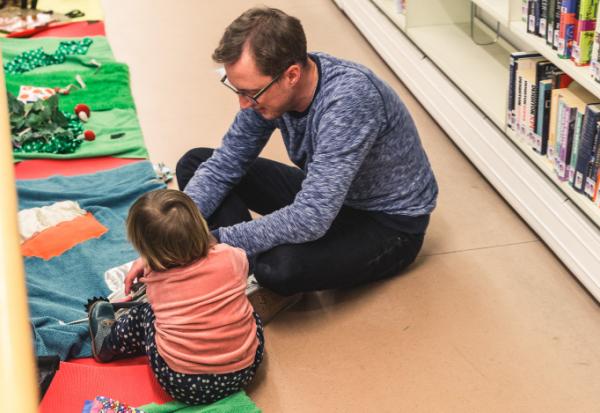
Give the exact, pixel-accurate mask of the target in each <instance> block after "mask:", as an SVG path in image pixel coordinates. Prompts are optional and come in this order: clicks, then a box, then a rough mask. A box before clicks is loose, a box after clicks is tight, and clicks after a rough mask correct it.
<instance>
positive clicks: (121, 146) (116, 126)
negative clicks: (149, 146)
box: [13, 109, 148, 162]
mask: <svg viewBox="0 0 600 413" xmlns="http://www.w3.org/2000/svg"><path fill="white" fill-rule="evenodd" d="M84 128H85V129H91V130H93V131H94V132H95V133H96V140H94V141H92V142H87V141H85V142H83V144H82V145H81V147H80V148H79V149H78V150H77V151H75V153H71V154H66V155H57V154H52V153H36V152H31V153H24V152H13V158H14V161H15V162H19V161H23V160H25V159H72V158H90V157H95V156H116V157H119V158H147V157H148V152H147V151H146V147H145V146H144V139H143V136H142V131H141V129H140V125H139V122H138V119H137V115H136V112H135V110H134V109H113V110H107V111H104V112H92V115H91V117H90V120H89V121H88V122H87V123H86V124H85V125H84ZM123 132H124V133H125V135H124V136H123V137H121V138H118V139H111V135H112V134H115V133H123Z"/></svg>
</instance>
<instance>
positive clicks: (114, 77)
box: [6, 62, 135, 112]
mask: <svg viewBox="0 0 600 413" xmlns="http://www.w3.org/2000/svg"><path fill="white" fill-rule="evenodd" d="M59 66H60V65H59ZM82 69H83V70H79V71H60V72H45V73H38V71H37V69H36V70H33V71H31V72H27V73H23V74H14V75H13V74H6V89H7V90H8V91H9V92H10V93H12V94H13V95H15V96H18V94H19V89H20V87H21V86H36V87H50V88H54V87H60V88H64V87H66V86H67V85H69V84H74V85H77V86H78V87H77V88H75V87H73V88H71V90H70V93H69V94H68V95H59V100H58V107H59V108H60V109H61V110H63V111H65V112H72V111H73V108H74V107H75V105H77V104H78V103H85V104H86V105H88V106H89V107H90V109H91V110H92V111H104V110H112V109H134V108H135V104H134V101H133V97H132V96H131V89H130V84H129V68H128V67H127V65H125V64H123V63H113V62H108V63H104V64H103V65H102V67H101V68H99V69H95V68H94V69H91V68H82ZM78 74H79V75H80V76H81V78H82V79H83V81H84V82H85V85H86V88H85V89H80V88H79V84H78V83H77V81H76V80H75V76H76V75H78Z"/></svg>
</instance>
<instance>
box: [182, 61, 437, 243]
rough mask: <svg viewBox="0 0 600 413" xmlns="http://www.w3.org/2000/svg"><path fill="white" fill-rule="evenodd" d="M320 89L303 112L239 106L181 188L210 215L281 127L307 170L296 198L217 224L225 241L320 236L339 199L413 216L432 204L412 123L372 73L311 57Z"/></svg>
mask: <svg viewBox="0 0 600 413" xmlns="http://www.w3.org/2000/svg"><path fill="white" fill-rule="evenodd" d="M311 57H312V58H313V59H314V60H315V61H316V62H317V64H318V67H319V85H318V88H317V92H316V94H315V96H314V98H313V102H312V104H311V106H310V107H309V109H308V110H307V111H306V112H305V113H304V114H302V116H297V115H298V114H289V113H286V114H284V115H283V116H282V117H280V118H278V119H276V120H273V121H267V120H265V119H264V118H262V117H261V116H260V114H258V113H257V112H255V111H254V110H252V109H246V110H242V111H240V112H239V113H238V114H237V116H236V118H235V120H234V122H233V124H232V125H231V127H230V129H229V130H228V131H227V133H226V134H225V137H224V138H223V142H222V145H221V147H220V148H218V149H217V150H215V152H214V154H213V156H212V157H211V158H210V159H209V160H207V161H206V162H204V163H203V164H202V165H201V166H200V167H199V168H198V170H197V171H196V173H195V175H194V176H193V178H192V179H191V180H190V181H189V183H188V185H187V186H186V188H185V192H186V193H187V194H188V195H189V196H190V197H191V198H192V199H193V200H194V202H195V203H196V204H197V205H198V207H199V208H200V211H201V212H202V214H203V215H204V216H210V214H212V212H213V211H214V210H215V209H216V208H217V206H218V205H219V204H220V203H221V201H222V200H223V199H224V197H225V196H226V194H227V193H228V192H229V191H230V190H231V188H232V187H233V186H235V185H236V184H237V183H238V182H239V180H240V179H241V177H242V176H243V175H244V174H245V171H246V170H247V168H248V167H249V166H250V164H251V163H252V161H253V160H254V159H256V157H258V155H259V153H260V152H261V150H262V148H263V147H264V146H265V144H266V143H267V141H268V140H269V138H270V136H271V134H272V132H273V130H274V129H275V128H279V129H280V130H281V133H282V135H283V140H284V143H285V146H286V148H287V151H288V154H289V157H290V159H291V160H292V162H294V164H296V165H297V166H298V167H300V168H302V170H303V171H304V172H305V174H306V178H305V179H304V181H303V183H302V188H301V190H300V192H299V193H298V194H297V196H296V198H295V200H294V202H293V203H292V204H291V205H288V206H286V207H284V208H282V209H280V210H278V211H275V212H273V213H271V214H269V215H266V216H264V217H261V218H260V219H256V220H254V221H251V222H244V223H240V224H237V225H233V226H231V227H226V228H221V229H220V231H219V236H220V239H221V242H225V243H227V244H230V245H233V246H236V247H240V248H243V249H244V250H245V251H246V253H247V254H249V255H253V254H256V253H259V252H262V251H266V250H269V249H271V248H273V247H275V246H277V245H281V244H297V243H303V242H307V241H312V240H316V239H318V238H320V237H321V236H323V235H324V234H325V232H326V231H327V230H328V229H329V227H330V226H331V223H332V221H333V219H334V218H335V217H336V215H337V214H338V212H339V210H340V208H341V207H342V205H346V206H349V207H352V208H356V209H360V210H366V211H377V212H383V213H386V214H393V215H396V214H398V215H402V216H409V217H416V216H422V215H428V214H430V213H431V211H432V210H433V209H434V207H435V202H436V198H437V193H438V188H437V184H436V181H435V177H434V175H433V172H432V170H431V167H430V165H429V161H428V160H427V156H426V155H425V152H424V151H423V148H422V146H421V142H420V140H419V135H418V133H417V130H416V128H415V125H414V123H413V120H412V118H411V116H410V114H409V112H408V110H407V109H406V107H405V106H404V104H403V103H402V101H401V100H400V99H399V97H398V96H397V95H396V93H395V92H394V91H393V90H392V89H391V88H390V87H389V86H388V85H387V84H386V83H384V82H383V81H382V80H380V79H379V78H377V77H376V76H375V75H374V74H373V72H371V71H370V70H369V69H367V68H365V67H364V66H361V65H359V64H356V63H352V62H348V61H345V60H341V59H337V58H335V57H332V56H329V55H326V54H324V53H315V54H311Z"/></svg>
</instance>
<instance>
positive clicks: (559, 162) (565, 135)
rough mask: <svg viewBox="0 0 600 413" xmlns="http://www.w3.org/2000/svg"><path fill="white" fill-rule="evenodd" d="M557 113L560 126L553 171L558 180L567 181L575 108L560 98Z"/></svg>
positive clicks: (562, 97)
mask: <svg viewBox="0 0 600 413" xmlns="http://www.w3.org/2000/svg"><path fill="white" fill-rule="evenodd" d="M558 111H559V113H560V116H559V119H560V125H559V128H558V129H557V131H558V132H557V136H556V149H555V151H556V154H557V155H556V160H555V162H554V170H555V171H556V176H557V177H558V179H559V180H561V181H565V180H566V179H567V159H570V155H571V148H572V139H573V130H574V126H575V113H576V112H577V108H575V107H572V106H570V105H569V104H568V103H567V102H566V101H565V99H564V96H561V97H560V98H559V101H558Z"/></svg>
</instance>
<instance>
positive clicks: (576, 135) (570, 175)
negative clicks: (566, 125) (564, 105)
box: [567, 111, 584, 186]
mask: <svg viewBox="0 0 600 413" xmlns="http://www.w3.org/2000/svg"><path fill="white" fill-rule="evenodd" d="M583 116H584V115H583V112H580V111H577V113H576V114H575V127H574V130H573V143H572V144H571V154H570V156H569V158H567V160H568V164H567V179H568V180H569V183H570V184H571V186H573V181H574V180H575V167H576V165H577V155H578V153H579V152H578V151H579V145H580V140H581V128H582V125H583Z"/></svg>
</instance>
